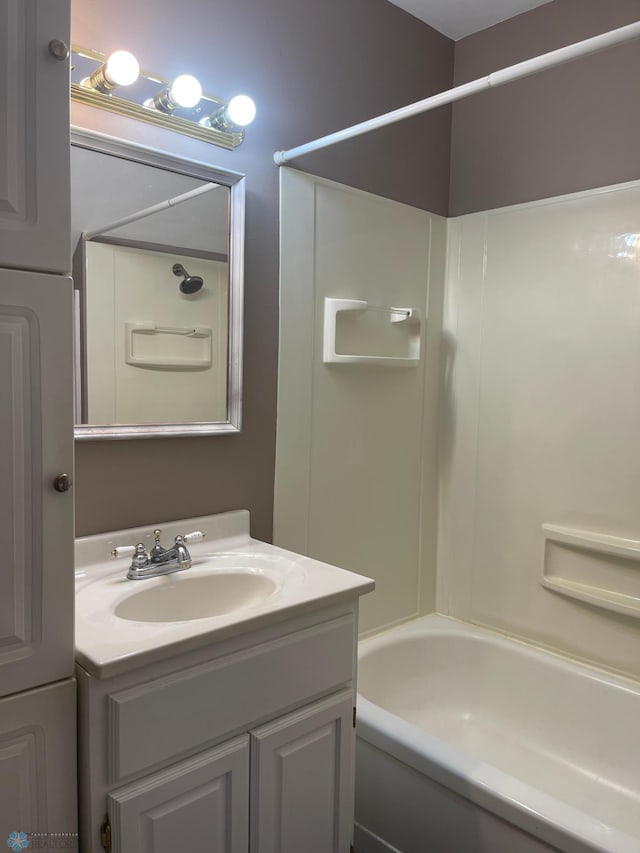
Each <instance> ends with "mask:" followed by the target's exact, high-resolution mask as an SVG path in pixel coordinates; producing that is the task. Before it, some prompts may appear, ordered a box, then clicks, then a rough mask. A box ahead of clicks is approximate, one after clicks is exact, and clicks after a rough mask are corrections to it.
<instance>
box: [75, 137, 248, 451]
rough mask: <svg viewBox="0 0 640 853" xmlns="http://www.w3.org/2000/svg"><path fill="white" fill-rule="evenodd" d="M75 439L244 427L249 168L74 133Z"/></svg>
mask: <svg viewBox="0 0 640 853" xmlns="http://www.w3.org/2000/svg"><path fill="white" fill-rule="evenodd" d="M71 228H72V249H73V278H74V284H75V296H76V302H75V312H76V364H75V368H76V378H75V389H76V430H75V432H76V438H79V439H97V438H151V437H157V436H168V435H173V436H176V435H178V436H185V435H203V434H206V435H208V434H214V433H222V432H224V433H228V432H238V431H239V430H240V423H241V364H242V298H243V256H244V178H243V176H242V175H239V174H236V173H232V172H225V171H222V170H219V169H214V168H211V167H209V166H207V165H205V164H202V163H195V162H192V161H188V160H182V159H179V158H176V157H173V156H170V155H167V154H164V153H162V152H159V151H154V150H149V149H145V148H143V147H141V146H137V145H133V144H130V143H125V142H122V141H120V140H116V139H112V138H111V137H108V136H103V135H101V134H94V133H88V132H85V131H78V130H74V131H72V134H71Z"/></svg>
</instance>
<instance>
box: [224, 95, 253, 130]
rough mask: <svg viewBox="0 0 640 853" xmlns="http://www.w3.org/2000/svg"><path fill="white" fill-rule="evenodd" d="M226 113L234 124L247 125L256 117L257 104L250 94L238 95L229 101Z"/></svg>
mask: <svg viewBox="0 0 640 853" xmlns="http://www.w3.org/2000/svg"><path fill="white" fill-rule="evenodd" d="M226 113H227V115H228V117H229V119H230V120H231V122H232V123H233V124H236V125H238V126H239V127H246V126H247V125H248V124H251V122H252V121H253V120H254V118H255V117H256V105H255V104H254V103H253V101H252V100H251V98H250V97H249V96H248V95H236V96H235V98H231V100H230V101H229V104H228V106H227V108H226Z"/></svg>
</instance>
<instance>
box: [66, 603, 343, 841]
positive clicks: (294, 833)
mask: <svg viewBox="0 0 640 853" xmlns="http://www.w3.org/2000/svg"><path fill="white" fill-rule="evenodd" d="M356 624H357V604H356V603H355V602H353V603H352V602H349V603H344V604H341V605H335V606H333V607H329V608H325V609H320V610H317V611H315V612H313V613H307V614H306V615H305V616H299V617H297V618H291V619H289V620H288V621H284V622H280V623H279V624H278V625H271V626H269V627H265V628H263V629H261V630H258V631H252V632H251V633H247V634H244V635H242V636H239V637H235V638H232V639H229V640H223V641H220V642H218V643H216V644H214V645H211V646H209V647H207V648H201V649H197V650H195V651H193V652H187V653H184V654H182V655H180V656H178V657H174V658H173V659H172V660H166V661H162V662H158V663H154V664H150V665H149V666H145V667H141V668H139V669H136V670H133V671H131V672H126V673H122V674H120V675H115V676H113V677H110V678H96V677H93V676H92V675H90V674H89V673H87V672H86V671H85V670H84V669H82V668H80V667H78V672H77V674H78V684H79V696H80V704H79V709H80V711H79V713H80V719H79V725H80V741H79V743H80V777H81V778H80V800H81V802H80V815H81V848H82V850H83V851H85V853H100V851H101V850H102V849H103V845H102V843H101V834H100V829H101V826H105V825H106V826H108V830H109V833H110V838H111V849H112V851H113V853H152V851H153V853H164V852H165V850H166V851H167V853H169V851H170V850H171V851H173V850H175V849H185V850H191V849H193V850H207V851H212V853H213V851H215V853H249V851H251V853H300V852H301V851H304V853H349V848H350V843H351V832H352V824H353V760H354V759H353V756H354V728H353V719H354V701H355V660H356V657H355V649H356V636H357V635H356ZM105 816H106V818H107V820H106V824H105ZM103 837H104V835H103Z"/></svg>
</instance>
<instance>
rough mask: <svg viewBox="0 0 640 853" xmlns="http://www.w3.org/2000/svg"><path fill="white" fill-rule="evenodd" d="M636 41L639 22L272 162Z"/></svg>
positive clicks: (333, 135) (280, 155) (281, 162)
mask: <svg viewBox="0 0 640 853" xmlns="http://www.w3.org/2000/svg"><path fill="white" fill-rule="evenodd" d="M636 38H640V21H636V22H635V23H633V24H627V26H625V27H619V28H618V29H616V30H611V31H610V32H608V33H602V34H601V35H599V36H594V37H593V38H588V39H585V40H584V41H579V42H576V43H575V44H570V45H567V46H566V47H561V48H559V49H558V50H552V51H550V52H549V53H543V54H542V55H541V56H535V57H533V59H526V60H525V61H524V62H518V63H517V64H516V65H510V66H509V67H508V68H502V69H500V70H499V71H494V72H493V73H492V74H488V75H487V76H486V77H480V78H479V79H478V80H472V81H471V82H469V83H463V84H462V85H461V86H456V87H455V88H454V89H447V91H445V92H440V93H438V94H437V95H432V96H431V97H429V98H425V99H424V100H422V101H416V103H414V104H408V105H407V106H406V107H400V109H397V110H393V111H392V112H390V113H384V115H381V116H377V117H376V118H372V119H369V121H363V122H360V124H354V125H352V126H351V127H347V128H346V129H345V130H338V131H336V132H335V133H330V134H329V135H328V136H322V137H321V138H320V139H315V140H314V141H313V142H307V143H306V144H304V145H298V146H297V147H296V148H289V149H288V150H287V151H276V152H275V154H274V155H273V159H274V162H275V163H276V165H278V166H284V164H285V163H288V162H289V160H293V159H294V158H296V157H301V156H302V155H303V154H309V153H311V152H312V151H318V150H319V149H320V148H327V147H328V146H329V145H335V144H336V143H337V142H343V141H344V140H345V139H351V138H352V137H353V136H360V134H362V133H368V132H369V131H370V130H376V129H377V128H379V127H385V126H386V125H388V124H394V123H395V122H397V121H402V119H405V118H410V117H411V116H414V115H418V114H419V113H424V112H428V111H429V110H433V109H436V108H437V107H441V106H444V105H445V104H451V103H453V101H460V100H461V99H462V98H468V97H469V95H475V94H476V92H483V91H485V90H487V89H495V87H496V86H502V85H504V84H505V83H511V82H512V81H513V80H520V79H521V78H522V77H528V76H529V75H531V74H537V73H538V72H539V71H544V70H545V69H547V68H553V67H554V66H556V65H562V64H563V63H565V62H572V61H573V60H574V59H578V58H579V57H581V56H588V55H589V54H592V53H598V52H599V51H601V50H607V49H608V48H610V47H613V46H614V45H617V44H622V43H624V42H626V41H631V40H632V39H636Z"/></svg>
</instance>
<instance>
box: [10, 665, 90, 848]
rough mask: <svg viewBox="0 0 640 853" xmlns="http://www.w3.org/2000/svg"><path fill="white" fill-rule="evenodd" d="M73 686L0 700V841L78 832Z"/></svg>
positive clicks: (35, 691)
mask: <svg viewBox="0 0 640 853" xmlns="http://www.w3.org/2000/svg"><path fill="white" fill-rule="evenodd" d="M75 708H76V699H75V682H73V681H66V682H62V683H59V684H55V685H49V686H47V687H42V688H39V689H38V690H31V691H27V692H25V693H21V694H20V695H18V696H10V697H8V698H6V699H2V700H0V839H2V840H4V839H6V838H8V836H9V833H10V832H26V833H29V832H48V833H54V832H56V833H62V832H64V833H75V832H76V828H77V827H76V728H75V723H76V715H75Z"/></svg>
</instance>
